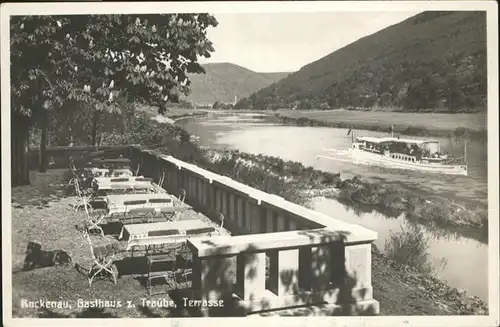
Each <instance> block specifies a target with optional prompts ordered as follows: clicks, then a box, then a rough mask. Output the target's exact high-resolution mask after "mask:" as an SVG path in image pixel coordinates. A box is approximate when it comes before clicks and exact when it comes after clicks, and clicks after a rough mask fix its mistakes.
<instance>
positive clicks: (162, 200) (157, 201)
mask: <svg viewBox="0 0 500 327" xmlns="http://www.w3.org/2000/svg"><path fill="white" fill-rule="evenodd" d="M148 202H149V203H172V200H171V199H169V198H157V199H149V200H148Z"/></svg>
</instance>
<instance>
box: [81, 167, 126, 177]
mask: <svg viewBox="0 0 500 327" xmlns="http://www.w3.org/2000/svg"><path fill="white" fill-rule="evenodd" d="M85 170H86V171H88V172H90V173H91V174H92V176H93V177H94V178H96V177H105V176H109V174H110V173H112V174H113V176H114V177H120V176H134V173H133V172H132V171H131V170H130V169H122V168H121V169H114V170H113V169H111V171H110V169H108V168H96V167H92V168H86V169H85ZM110 178H111V177H110Z"/></svg>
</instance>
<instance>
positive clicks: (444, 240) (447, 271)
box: [313, 197, 488, 301]
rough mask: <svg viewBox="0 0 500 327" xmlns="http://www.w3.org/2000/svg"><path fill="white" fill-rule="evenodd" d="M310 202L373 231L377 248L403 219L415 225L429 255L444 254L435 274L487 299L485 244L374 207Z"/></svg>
mask: <svg viewBox="0 0 500 327" xmlns="http://www.w3.org/2000/svg"><path fill="white" fill-rule="evenodd" d="M313 206H314V208H315V210H317V211H318V212H321V213H324V214H326V215H329V216H331V217H333V218H335V219H339V220H342V221H345V222H350V223H356V224H359V225H361V226H364V227H366V228H369V229H372V230H374V231H376V232H377V233H378V239H377V240H376V241H375V245H376V246H377V247H378V248H379V249H380V250H382V249H384V247H385V244H386V241H387V240H388V239H390V236H391V232H392V233H397V232H399V231H400V230H401V226H403V225H404V224H405V223H406V224H409V225H413V226H416V227H418V228H419V229H420V230H421V231H422V233H423V235H424V236H425V237H426V238H427V239H428V248H427V253H428V255H429V259H430V260H431V261H432V262H434V263H436V262H439V261H442V259H443V258H446V261H447V264H446V266H444V267H442V269H441V270H440V271H439V272H438V275H439V277H440V278H441V279H442V280H445V281H446V282H447V283H448V284H449V285H450V286H452V287H457V288H461V289H465V290H467V292H468V293H469V294H470V295H476V296H478V297H480V298H481V299H482V300H484V301H487V300H488V285H487V284H488V283H487V280H488V266H487V262H488V247H487V245H485V244H482V243H480V242H478V241H475V240H473V239H470V238H465V237H462V236H460V235H458V234H457V233H451V232H447V231H446V230H443V229H440V228H435V227H434V228H433V227H431V226H427V225H422V224H420V223H417V222H413V221H409V220H406V219H405V216H404V214H401V215H399V216H398V217H396V218H394V217H393V218H391V217H388V216H385V215H383V214H381V213H379V212H377V211H375V210H371V211H370V210H367V209H366V208H363V209H360V208H357V209H354V208H352V207H350V206H347V205H345V204H342V203H340V202H338V201H336V200H333V199H327V198H325V197H319V198H315V199H314V200H313ZM471 267H473V268H472V269H471Z"/></svg>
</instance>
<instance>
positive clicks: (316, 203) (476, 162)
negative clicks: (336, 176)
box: [180, 114, 488, 301]
mask: <svg viewBox="0 0 500 327" xmlns="http://www.w3.org/2000/svg"><path fill="white" fill-rule="evenodd" d="M180 124H181V127H183V128H184V129H186V130H187V131H188V132H190V133H193V134H196V135H198V136H200V141H199V142H200V145H206V146H210V147H215V148H230V149H235V150H240V151H243V152H248V153H252V154H256V155H259V154H263V155H268V156H274V157H281V158H282V159H284V160H292V161H297V162H300V163H302V164H303V165H304V166H306V167H307V166H311V167H314V168H315V169H318V170H322V171H326V172H333V173H339V172H340V173H341V178H342V179H346V178H352V177H355V176H358V177H360V178H361V179H363V180H368V181H372V182H377V183H384V184H385V185H392V184H393V185H401V186H403V187H405V188H406V189H409V190H412V191H414V192H415V193H416V194H420V195H424V196H426V197H429V196H435V195H436V194H437V195H439V196H441V197H445V198H448V199H450V200H453V201H454V200H458V201H457V202H460V203H471V204H473V205H478V206H482V205H486V204H487V156H486V151H487V148H486V145H485V144H484V143H482V142H479V141H470V142H469V145H468V148H467V152H468V154H467V156H468V162H469V175H470V176H469V177H464V176H441V175H439V177H437V176H436V175H433V174H425V173H421V172H417V171H404V170H401V171H399V170H393V169H386V168H383V167H377V166H362V165H356V164H353V163H352V162H349V161H334V160H324V159H319V158H318V157H317V155H318V154H325V153H326V154H331V152H329V149H346V148H347V147H348V146H349V144H350V137H347V135H346V134H347V130H344V129H338V128H324V127H297V126H281V125H275V124H263V120H262V119H260V118H256V117H252V114H247V115H246V116H245V117H244V118H241V117H240V115H230V116H225V117H217V118H214V119H212V118H208V119H189V120H184V121H182V122H180ZM360 133H361V134H362V135H365V136H386V134H384V133H380V132H373V131H356V135H358V134H360ZM438 140H439V141H440V142H441V147H442V149H443V150H444V151H448V152H450V153H452V154H453V155H454V156H456V157H459V156H461V155H463V139H462V138H450V139H442V138H438ZM311 205H312V207H313V208H315V209H316V210H318V211H320V212H323V213H325V214H327V215H329V216H332V217H334V218H336V219H340V220H345V221H347V222H355V223H357V224H360V225H362V226H365V227H366V228H370V229H372V230H374V231H377V232H378V234H379V238H378V240H377V241H376V242H375V244H376V245H377V247H378V248H379V249H383V248H384V246H385V242H386V240H387V239H389V237H390V232H391V231H393V233H394V232H396V233H397V232H399V231H400V230H401V226H402V225H403V224H404V223H405V222H407V224H410V225H415V226H418V227H419V228H420V229H421V230H422V233H423V234H424V235H425V237H426V238H428V249H427V253H428V254H429V260H431V261H433V262H434V263H436V262H439V260H441V259H442V258H446V260H447V265H446V266H444V267H442V269H441V270H440V271H439V275H440V276H441V278H442V279H443V280H446V281H447V283H448V284H449V285H450V286H452V287H458V288H462V289H465V290H467V291H468V293H470V294H472V295H476V296H479V297H480V298H481V299H483V300H484V301H487V300H488V287H487V277H488V267H487V262H488V256H487V254H488V251H487V249H488V248H487V245H485V244H482V243H480V242H478V241H476V240H475V239H473V238H477V239H480V238H479V237H478V236H477V235H470V237H473V238H469V237H463V236H460V235H467V236H469V234H467V233H470V230H458V229H456V230H454V231H450V230H449V228H441V227H440V226H438V225H436V224H435V223H431V222H429V221H422V222H420V221H418V222H417V221H414V220H411V219H408V220H407V219H406V218H405V216H404V214H402V213H401V211H398V210H386V209H382V208H378V207H377V208H375V207H374V206H370V205H363V204H359V203H356V204H354V203H351V202H344V203H340V202H338V201H336V200H332V199H326V198H318V199H314V200H313V201H312V204H311ZM471 267H473V268H472V269H471Z"/></svg>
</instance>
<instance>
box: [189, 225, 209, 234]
mask: <svg viewBox="0 0 500 327" xmlns="http://www.w3.org/2000/svg"><path fill="white" fill-rule="evenodd" d="M215 231H216V229H215V227H211V226H210V227H202V228H195V229H189V230H187V231H186V235H188V236H190V235H205V234H206V235H212V233H213V232H215Z"/></svg>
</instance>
